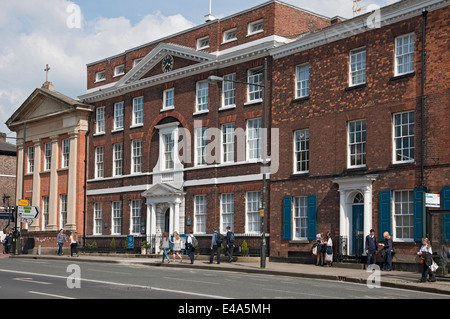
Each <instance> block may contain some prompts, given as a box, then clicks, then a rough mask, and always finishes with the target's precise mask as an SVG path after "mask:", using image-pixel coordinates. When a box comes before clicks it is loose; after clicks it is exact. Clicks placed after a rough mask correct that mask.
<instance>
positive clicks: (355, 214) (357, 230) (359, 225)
mask: <svg viewBox="0 0 450 319" xmlns="http://www.w3.org/2000/svg"><path fill="white" fill-rule="evenodd" d="M358 235H364V205H361V204H359V205H358V204H356V205H355V204H354V205H353V206H352V243H353V245H352V252H351V253H352V255H355V254H356V236H358ZM363 237H364V236H363ZM360 244H361V245H363V244H364V241H360ZM362 249H364V248H360V252H362Z"/></svg>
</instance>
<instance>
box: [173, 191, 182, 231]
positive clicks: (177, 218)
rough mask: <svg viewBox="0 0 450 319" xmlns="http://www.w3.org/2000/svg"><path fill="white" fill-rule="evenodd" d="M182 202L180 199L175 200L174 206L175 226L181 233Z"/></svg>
mask: <svg viewBox="0 0 450 319" xmlns="http://www.w3.org/2000/svg"><path fill="white" fill-rule="evenodd" d="M180 204H181V201H180V200H179V199H177V200H175V202H174V204H173V206H174V208H175V209H174V216H173V218H174V228H175V230H176V231H177V232H178V233H180Z"/></svg>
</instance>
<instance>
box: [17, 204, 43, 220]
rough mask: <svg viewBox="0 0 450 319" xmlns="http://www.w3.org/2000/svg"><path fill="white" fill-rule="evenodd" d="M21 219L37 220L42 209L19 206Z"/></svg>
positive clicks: (18, 210) (18, 211)
mask: <svg viewBox="0 0 450 319" xmlns="http://www.w3.org/2000/svg"><path fill="white" fill-rule="evenodd" d="M17 213H18V217H19V218H26V219H36V218H39V216H40V209H39V207H37V206H17Z"/></svg>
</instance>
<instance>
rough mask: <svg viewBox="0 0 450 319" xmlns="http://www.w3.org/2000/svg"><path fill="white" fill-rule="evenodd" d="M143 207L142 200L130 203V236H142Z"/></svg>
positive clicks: (134, 200)
mask: <svg viewBox="0 0 450 319" xmlns="http://www.w3.org/2000/svg"><path fill="white" fill-rule="evenodd" d="M141 206H142V203H141V200H140V199H133V200H131V201H130V235H136V236H139V235H140V234H141Z"/></svg>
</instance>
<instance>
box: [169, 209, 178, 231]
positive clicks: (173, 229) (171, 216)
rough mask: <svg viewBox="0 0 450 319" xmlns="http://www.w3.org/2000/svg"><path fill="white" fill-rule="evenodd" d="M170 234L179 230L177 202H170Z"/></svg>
mask: <svg viewBox="0 0 450 319" xmlns="http://www.w3.org/2000/svg"><path fill="white" fill-rule="evenodd" d="M169 205H170V222H169V224H170V229H169V231H170V234H171V235H173V233H174V231H178V229H176V228H175V219H174V218H175V203H170V204H169Z"/></svg>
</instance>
